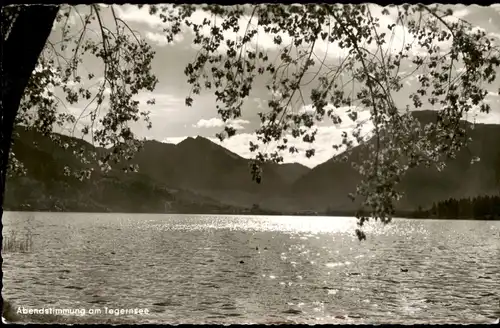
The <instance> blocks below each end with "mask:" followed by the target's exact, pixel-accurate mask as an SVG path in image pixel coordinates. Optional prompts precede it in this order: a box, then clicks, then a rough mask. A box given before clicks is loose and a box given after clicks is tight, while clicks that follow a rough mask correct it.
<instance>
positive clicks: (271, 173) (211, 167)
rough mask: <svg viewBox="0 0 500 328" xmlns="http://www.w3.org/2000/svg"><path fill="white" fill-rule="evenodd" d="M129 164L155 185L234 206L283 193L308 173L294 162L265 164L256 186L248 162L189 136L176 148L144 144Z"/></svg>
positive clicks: (249, 203) (204, 140)
mask: <svg viewBox="0 0 500 328" xmlns="http://www.w3.org/2000/svg"><path fill="white" fill-rule="evenodd" d="M132 162H134V163H136V164H138V165H139V167H140V170H141V172H147V174H148V175H149V176H150V177H151V178H152V179H154V180H155V181H157V182H160V183H163V184H166V185H168V186H171V187H174V188H182V189H188V190H193V191H196V192H197V193H199V194H201V195H205V196H209V197H213V198H216V199H218V200H220V201H221V202H224V203H227V204H231V205H235V206H252V205H253V204H261V203H262V202H263V201H265V200H266V199H268V198H269V197H270V196H272V195H276V194H283V193H285V192H286V190H287V189H288V188H289V187H290V186H291V184H292V183H293V182H295V181H296V180H297V179H299V178H300V177H301V176H302V175H304V174H305V173H307V172H308V171H310V169H309V168H307V167H305V166H303V165H300V164H296V163H294V164H283V165H278V164H274V163H266V164H264V165H263V179H262V182H261V183H260V184H258V183H256V182H255V181H252V176H251V172H250V167H249V160H248V159H245V158H243V157H241V156H239V155H237V154H235V153H233V152H231V151H229V150H227V149H226V148H224V147H222V146H219V145H217V144H215V143H213V142H212V141H210V140H208V139H206V138H203V137H196V138H191V137H189V138H186V139H185V140H183V141H182V142H180V143H179V144H177V145H172V144H164V143H160V142H157V141H146V143H145V145H144V147H143V149H142V150H141V151H139V152H138V153H137V154H136V156H135V158H134V159H133V160H132Z"/></svg>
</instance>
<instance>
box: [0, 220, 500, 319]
mask: <svg viewBox="0 0 500 328" xmlns="http://www.w3.org/2000/svg"><path fill="white" fill-rule="evenodd" d="M3 224H4V226H5V227H4V232H3V234H4V236H6V235H8V234H9V231H10V230H12V229H15V230H17V231H20V232H22V231H24V229H25V228H26V227H30V228H31V229H32V231H33V232H34V233H35V236H34V239H33V241H34V249H33V251H32V252H31V253H4V254H3V258H4V263H3V272H4V281H3V283H4V289H3V297H4V299H6V300H9V301H11V302H12V303H13V304H14V305H15V306H24V307H32V308H40V307H45V308H48V307H53V308H71V309H76V308H84V309H87V310H88V309H96V308H101V309H103V308H104V307H108V308H114V309H128V308H143V309H144V308H147V309H149V311H150V314H148V315H142V316H138V315H122V316H110V315H107V316H106V315H105V314H101V316H102V318H103V319H104V318H105V317H106V318H108V317H110V318H111V320H114V321H116V322H127V321H132V322H154V323H269V322H297V323H445V322H446V323H469V322H470V323H472V322H477V323H490V322H494V320H495V319H496V318H498V317H499V316H500V222H485V221H438V220H404V219H395V220H394V221H393V223H391V224H389V225H388V226H385V227H383V226H382V225H381V224H373V225H369V226H368V228H367V229H366V232H367V236H368V240H366V241H363V242H359V241H358V240H357V238H356V237H355V236H354V233H353V231H354V229H355V228H356V221H355V219H353V218H328V217H266V216H217V215H213V216H207V215H150V214H144V215H143V214H83V213H17V212H8V213H5V215H4V219H3ZM240 262H241V263H240ZM406 270H407V271H406ZM405 271H406V272H405Z"/></svg>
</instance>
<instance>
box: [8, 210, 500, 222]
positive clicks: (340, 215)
mask: <svg viewBox="0 0 500 328" xmlns="http://www.w3.org/2000/svg"><path fill="white" fill-rule="evenodd" d="M4 212H22V213H24V212H26V213H36V212H40V213H81V214H85V213H95V214H97V213H101V214H161V215H169V214H171V215H242V216H297V217H309V216H311V217H314V216H317V217H331V218H349V217H350V218H356V215H355V214H354V213H352V212H345V213H336V214H325V213H316V214H308V213H242V212H241V213H228V212H221V213H210V212H207V213H188V212H167V213H165V212H111V211H107V212H102V211H51V210H21V209H19V210H11V209H4ZM392 218H393V219H408V220H413V219H420V220H440V221H447V220H455V221H500V216H496V217H492V218H478V219H475V218H465V217H453V218H439V217H427V216H425V217H421V216H418V217H417V216H415V215H410V214H407V213H396V215H395V216H393V217H392Z"/></svg>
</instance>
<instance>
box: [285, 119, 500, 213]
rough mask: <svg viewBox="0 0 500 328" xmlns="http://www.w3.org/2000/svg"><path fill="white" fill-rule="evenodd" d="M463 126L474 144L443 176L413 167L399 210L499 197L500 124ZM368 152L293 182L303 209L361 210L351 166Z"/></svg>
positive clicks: (402, 187)
mask: <svg viewBox="0 0 500 328" xmlns="http://www.w3.org/2000/svg"><path fill="white" fill-rule="evenodd" d="M414 115H415V116H416V118H417V119H418V120H419V121H420V122H422V123H428V122H431V121H435V120H436V118H437V115H436V112H434V111H419V112H414ZM463 124H465V125H466V127H467V129H468V133H469V135H470V136H471V137H472V140H473V141H472V143H471V144H470V145H469V146H468V147H467V148H466V149H463V150H461V151H460V152H459V154H458V156H457V158H456V159H455V160H450V161H448V162H447V166H446V168H445V169H444V170H443V171H442V172H438V171H437V169H435V168H433V167H431V168H425V167H417V168H414V169H411V170H410V171H409V172H408V173H407V174H406V176H405V177H404V178H403V179H402V181H401V184H400V187H399V188H400V190H401V191H403V192H404V193H405V197H404V198H403V199H402V200H400V202H399V203H397V204H396V207H397V209H400V210H411V209H416V208H417V207H418V206H422V207H424V208H426V207H429V206H431V205H432V203H433V202H436V201H440V200H444V199H448V198H450V197H453V198H461V197H473V196H478V195H482V194H493V193H498V189H499V187H498V185H496V183H495V165H496V158H497V156H498V154H499V152H500V143H499V141H500V125H492V124H490V125H488V124H476V126H475V128H474V129H471V124H470V123H467V122H463ZM363 152H366V147H363V146H358V147H356V148H354V149H353V151H352V153H351V154H350V155H349V158H348V161H347V162H346V163H343V162H339V161H334V160H333V159H332V160H329V161H327V162H325V163H323V164H321V165H318V166H317V167H315V168H314V169H312V170H311V171H310V172H308V173H307V174H305V175H303V176H302V177H301V178H300V179H298V180H297V181H296V182H295V183H294V184H293V186H292V188H291V190H292V196H291V197H292V198H294V199H301V200H302V202H301V206H303V207H305V208H307V209H311V210H315V211H324V210H325V209H327V208H333V209H336V210H355V209H356V208H357V204H354V203H353V202H351V201H350V199H348V198H347V194H348V193H349V192H354V191H355V190H356V185H357V184H358V183H359V181H360V177H359V175H358V173H357V172H356V171H355V170H354V169H353V168H352V167H351V164H350V163H351V162H352V161H358V160H359V156H360V154H362V153H363ZM473 156H479V158H480V161H479V162H476V163H474V164H471V159H472V157H473Z"/></svg>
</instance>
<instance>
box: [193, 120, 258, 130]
mask: <svg viewBox="0 0 500 328" xmlns="http://www.w3.org/2000/svg"><path fill="white" fill-rule="evenodd" d="M249 123H250V121H247V120H242V119H235V120H229V121H227V122H225V123H224V121H223V120H222V119H220V118H217V117H212V118H210V119H208V120H206V119H201V120H199V121H198V122H197V123H196V124H193V127H194V128H220V127H223V126H231V127H232V128H234V129H236V130H243V129H244V128H245V127H244V126H243V125H244V124H249Z"/></svg>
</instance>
